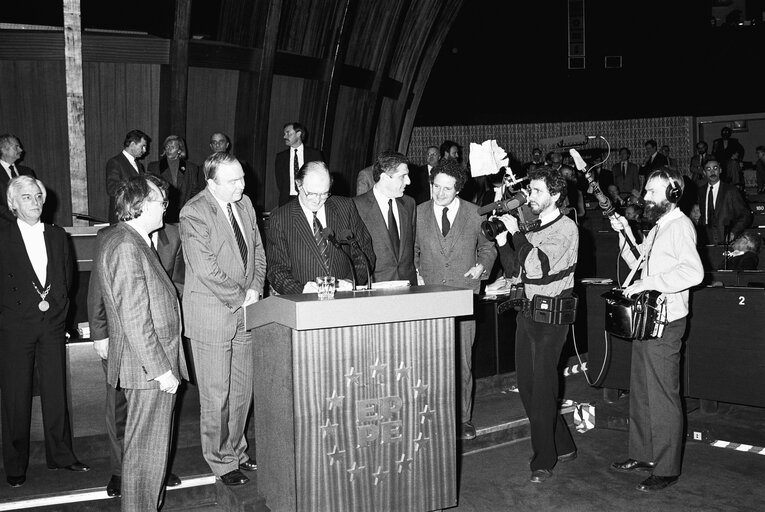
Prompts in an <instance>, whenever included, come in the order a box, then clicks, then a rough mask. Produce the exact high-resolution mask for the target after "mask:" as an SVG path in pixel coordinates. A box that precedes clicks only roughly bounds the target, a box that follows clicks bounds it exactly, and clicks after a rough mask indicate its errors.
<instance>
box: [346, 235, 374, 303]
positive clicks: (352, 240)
mask: <svg viewBox="0 0 765 512" xmlns="http://www.w3.org/2000/svg"><path fill="white" fill-rule="evenodd" d="M338 243H340V244H341V245H345V244H347V245H350V246H351V247H352V248H354V249H356V250H357V251H359V252H360V253H361V256H362V259H363V261H364V268H365V269H366V271H367V289H368V290H371V289H372V271H371V270H370V268H371V266H372V265H370V264H369V258H367V255H366V253H365V252H364V251H363V250H362V249H361V244H359V241H358V240H357V239H356V235H354V234H353V232H352V231H351V230H350V229H341V230H340V232H339V233H338ZM351 268H355V267H354V265H353V261H352V260H351Z"/></svg>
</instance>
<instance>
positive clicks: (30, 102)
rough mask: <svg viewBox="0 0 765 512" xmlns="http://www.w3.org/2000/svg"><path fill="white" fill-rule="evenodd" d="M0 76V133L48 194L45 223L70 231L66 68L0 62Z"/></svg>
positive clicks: (53, 63) (51, 63)
mask: <svg viewBox="0 0 765 512" xmlns="http://www.w3.org/2000/svg"><path fill="white" fill-rule="evenodd" d="M62 42H63V38H62ZM0 76H2V77H3V85H2V87H0V133H13V134H14V135H16V136H17V137H18V138H19V139H20V140H21V144H22V146H23V147H24V151H25V155H24V160H23V161H22V163H23V165H26V166H27V167H31V168H32V169H34V171H35V173H36V174H37V177H38V178H39V179H40V180H41V181H42V182H43V183H44V184H45V186H46V188H47V189H48V202H47V204H46V207H45V210H44V213H45V217H44V218H45V220H47V221H53V222H55V223H56V224H59V225H61V226H71V225H72V215H71V213H72V209H71V188H70V183H69V149H68V148H69V143H68V137H67V118H66V82H65V75H64V62H63V60H62V61H20V60H17V61H0ZM0 199H1V200H3V201H5V198H0Z"/></svg>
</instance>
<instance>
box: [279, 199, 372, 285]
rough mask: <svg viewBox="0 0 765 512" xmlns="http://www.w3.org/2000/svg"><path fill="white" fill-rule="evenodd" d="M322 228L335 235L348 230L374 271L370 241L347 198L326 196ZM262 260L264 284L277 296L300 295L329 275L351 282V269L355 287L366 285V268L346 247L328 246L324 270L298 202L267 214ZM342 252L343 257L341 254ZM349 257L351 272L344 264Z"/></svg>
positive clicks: (357, 256) (359, 218) (351, 202)
mask: <svg viewBox="0 0 765 512" xmlns="http://www.w3.org/2000/svg"><path fill="white" fill-rule="evenodd" d="M324 207H325V210H326V215H327V225H326V226H325V227H326V228H331V229H333V230H334V231H335V233H336V234H337V233H339V232H340V231H341V230H350V232H351V233H353V234H354V236H355V237H356V239H357V240H358V242H359V247H360V248H361V250H362V252H363V253H364V254H365V255H366V256H367V258H368V259H369V265H370V272H371V271H374V267H375V253H374V250H373V249H372V238H371V237H370V236H369V232H368V231H367V228H366V226H364V222H363V221H362V220H361V217H359V213H358V211H356V207H355V206H354V205H353V201H352V200H351V199H349V198H347V197H342V196H330V197H329V198H328V199H327V202H326V203H324ZM268 224H269V226H268V231H267V233H268V235H267V237H266V238H267V240H268V243H267V244H266V247H267V248H266V256H267V259H268V274H267V275H268V281H269V283H270V284H271V286H272V287H273V289H274V290H276V292H277V293H281V294H293V293H303V287H304V286H305V284H306V283H307V282H309V281H313V280H314V279H316V277H317V276H323V275H332V276H335V277H336V278H337V279H349V280H350V279H351V278H352V276H353V271H354V269H355V272H356V277H357V283H359V284H364V283H366V282H367V274H366V265H365V263H364V260H363V256H362V255H361V254H360V253H359V251H358V250H355V249H353V248H350V247H344V249H338V248H337V247H334V246H333V245H332V244H329V247H328V250H329V268H328V269H327V268H325V267H324V262H323V261H322V257H321V253H320V252H319V246H318V245H317V243H316V240H315V239H314V237H313V228H312V226H311V225H309V224H308V220H307V219H306V217H305V215H304V214H303V210H302V208H301V207H300V201H299V199H298V198H293V199H292V200H291V201H290V202H289V203H287V204H285V205H284V206H280V207H279V208H277V209H275V210H274V211H273V212H271V216H270V217H269V220H268ZM344 251H348V252H345V254H344V253H343V252H344ZM347 255H350V256H351V258H352V260H353V269H352V268H351V263H350V262H349V261H348V256H347Z"/></svg>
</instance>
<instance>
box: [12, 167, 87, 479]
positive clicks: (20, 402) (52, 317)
mask: <svg viewBox="0 0 765 512" xmlns="http://www.w3.org/2000/svg"><path fill="white" fill-rule="evenodd" d="M7 201H8V202H7V204H8V208H9V209H10V211H12V212H13V214H14V215H15V216H16V221H15V222H4V223H2V225H0V246H2V248H3V250H2V251H0V387H2V412H0V417H2V432H3V464H4V466H5V474H6V480H7V481H8V484H9V485H10V486H11V487H19V486H21V485H23V484H24V482H25V481H26V471H27V467H28V465H29V427H30V420H31V411H32V378H33V373H34V369H35V364H36V366H37V374H38V375H39V388H40V398H41V403H42V415H43V426H44V434H45V459H46V461H47V463H48V468H49V469H59V468H65V469H68V470H71V471H87V470H88V469H90V468H89V467H88V466H87V465H85V464H82V463H80V462H78V461H77V457H75V455H74V452H73V451H72V431H71V428H70V422H69V411H68V407H67V396H66V365H65V361H66V356H65V353H64V352H65V347H66V334H65V321H66V314H67V312H68V310H69V291H70V289H71V285H72V270H73V267H72V264H73V262H72V260H71V257H70V252H69V240H68V239H67V236H66V232H64V230H63V229H61V228H60V227H58V226H52V225H50V224H44V223H42V222H40V215H41V214H42V207H43V203H44V202H45V200H44V196H43V193H42V190H41V188H40V186H39V185H38V182H37V180H35V179H34V178H32V177H31V176H19V177H16V178H13V179H12V180H11V181H10V183H9V184H8V199H7Z"/></svg>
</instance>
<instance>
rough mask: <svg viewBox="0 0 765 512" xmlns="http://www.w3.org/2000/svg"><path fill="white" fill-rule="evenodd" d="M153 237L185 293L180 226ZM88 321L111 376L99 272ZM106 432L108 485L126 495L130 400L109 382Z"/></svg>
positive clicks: (173, 479) (174, 480) (174, 479)
mask: <svg viewBox="0 0 765 512" xmlns="http://www.w3.org/2000/svg"><path fill="white" fill-rule="evenodd" d="M148 178H149V179H150V181H151V182H152V183H154V185H156V186H157V188H159V189H160V190H161V191H162V193H163V195H164V196H165V197H167V189H168V184H167V182H166V181H164V180H162V179H160V178H157V177H156V176H153V175H149V176H148ZM116 227H117V225H116V224H114V225H112V226H109V227H106V228H104V229H101V230H100V231H99V232H98V235H97V236H96V246H97V247H98V248H99V249H97V251H96V260H98V257H99V256H98V254H99V251H100V247H101V245H102V243H103V240H104V239H105V238H106V236H107V234H108V233H109V232H111V231H112V230H114V229H116ZM149 236H150V239H151V242H152V245H153V246H154V247H155V248H156V251H157V255H158V256H159V261H160V263H161V264H162V267H163V268H164V269H165V272H166V273H167V276H168V277H169V278H170V279H171V280H172V282H173V284H174V285H175V288H176V289H177V290H178V293H179V295H182V294H183V279H184V273H185V272H184V263H183V251H182V250H181V235H180V232H179V231H178V226H176V225H174V224H165V226H164V227H162V228H160V229H158V230H157V231H154V232H153V233H152V234H151V235H149ZM88 324H89V326H90V337H91V339H92V340H93V349H94V350H95V351H96V353H97V354H98V355H99V356H100V357H101V362H102V364H103V369H104V374H105V375H106V376H107V377H108V359H107V357H108V353H109V329H108V325H107V319H106V308H105V306H104V298H103V293H102V290H101V283H100V281H99V280H98V273H97V272H93V273H91V275H90V283H89V286H88ZM105 412H106V416H105V419H106V433H107V435H108V437H109V455H110V460H111V468H112V476H111V478H110V479H109V483H108V484H107V485H106V493H107V494H108V495H109V496H120V495H121V494H122V491H121V489H122V441H123V439H124V437H125V423H126V421H127V399H126V398H125V392H124V390H123V389H122V388H115V387H113V386H111V385H110V384H109V383H108V382H107V383H106V408H105ZM171 467H172V464H170V465H169V467H168V476H167V485H168V486H171V487H174V486H176V485H180V484H181V479H180V478H179V477H178V476H177V475H175V474H173V473H172V472H171V471H170V468H171Z"/></svg>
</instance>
